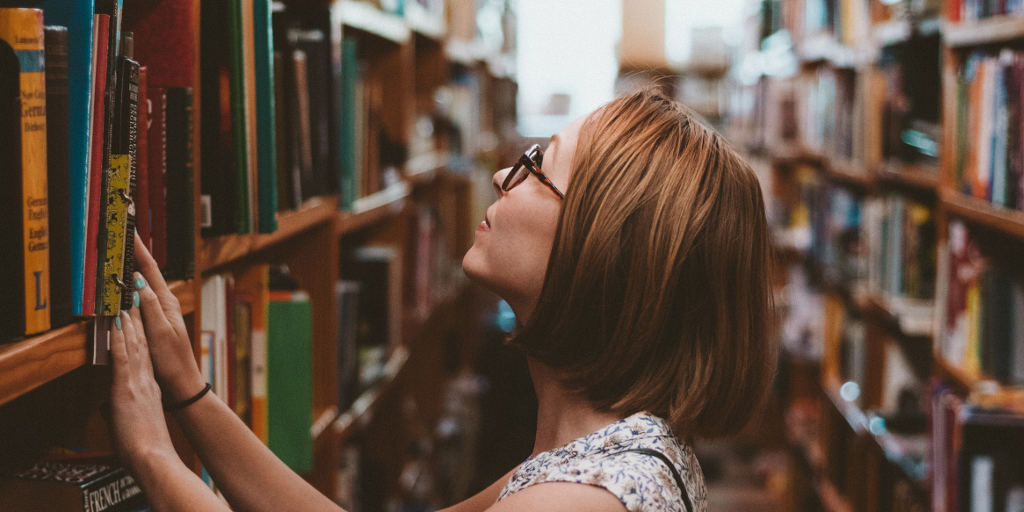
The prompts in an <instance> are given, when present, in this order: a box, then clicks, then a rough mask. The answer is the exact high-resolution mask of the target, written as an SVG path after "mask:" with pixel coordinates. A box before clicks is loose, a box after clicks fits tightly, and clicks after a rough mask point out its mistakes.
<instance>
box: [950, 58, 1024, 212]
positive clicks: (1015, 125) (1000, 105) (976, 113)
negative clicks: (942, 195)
mask: <svg viewBox="0 0 1024 512" xmlns="http://www.w3.org/2000/svg"><path fill="white" fill-rule="evenodd" d="M1022 99H1024V52H1021V51H1015V50H1011V49H1005V50H1003V51H1002V52H1000V53H999V54H998V55H992V54H986V53H981V52H976V53H973V54H971V55H970V56H969V57H968V58H967V59H966V60H965V61H964V62H963V64H962V66H960V68H959V70H958V73H957V82H956V106H957V119H956V149H957V158H956V162H955V168H954V169H955V170H954V176H955V182H956V187H957V189H958V190H959V191H960V192H962V193H964V194H967V195H970V196H974V197H977V198H979V199H984V200H986V201H989V202H991V203H992V204H995V205H997V206H1001V207H1004V208H1009V209H1017V210H1021V209H1024V179H1022V175H1024V143H1022V137H1024V132H1022V131H1021V129H1020V124H1021V120H1022V119H1024V116H1022V112H1024V101H1022Z"/></svg>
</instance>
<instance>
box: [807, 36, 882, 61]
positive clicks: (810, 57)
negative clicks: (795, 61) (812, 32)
mask: <svg viewBox="0 0 1024 512" xmlns="http://www.w3.org/2000/svg"><path fill="white" fill-rule="evenodd" d="M796 53H797V55H798V56H799V58H800V61H801V62H802V63H804V64H805V65H814V64H821V63H827V64H830V65H831V66H833V67H836V68H848V69H855V68H857V67H860V66H862V65H864V64H868V63H870V62H871V61H872V60H873V58H874V57H873V55H872V52H871V51H870V49H869V48H855V47H850V46H846V45H843V44H842V43H840V42H839V41H837V40H836V39H835V37H833V36H832V35H831V34H820V35H817V36H812V37H809V38H807V39H805V40H804V41H801V42H800V44H799V45H798V47H797V52H796Z"/></svg>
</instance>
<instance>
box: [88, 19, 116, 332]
mask: <svg viewBox="0 0 1024 512" xmlns="http://www.w3.org/2000/svg"><path fill="white" fill-rule="evenodd" d="M93 26H94V28H93V30H94V37H93V44H95V45H96V48H95V51H93V53H92V55H93V68H92V76H93V88H92V113H91V115H92V134H91V135H90V139H89V140H90V146H91V148H90V151H91V153H90V160H89V223H88V225H87V228H86V234H85V276H84V277H85V280H84V285H83V286H82V315H84V316H94V315H95V314H96V265H97V263H96V257H97V255H98V252H99V248H98V247H96V237H97V235H98V234H99V225H100V193H101V192H102V184H103V183H102V182H103V128H104V127H103V112H105V111H106V97H105V94H104V91H105V90H106V89H107V72H106V69H107V40H108V39H109V36H110V16H108V15H106V14H97V15H96V18H95V22H94V25H93Z"/></svg>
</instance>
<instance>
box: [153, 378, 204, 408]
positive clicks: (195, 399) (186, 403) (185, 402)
mask: <svg viewBox="0 0 1024 512" xmlns="http://www.w3.org/2000/svg"><path fill="white" fill-rule="evenodd" d="M211 389H213V386H211V385H210V383H209V382H207V383H206V386H204V387H203V390H202V391H200V392H198V393H196V394H195V396H193V397H192V398H188V399H185V400H183V401H181V402H178V403H176V404H171V405H167V404H164V410H165V411H167V412H173V411H180V410H182V409H184V408H186V407H188V406H190V405H192V404H194V403H196V402H198V401H199V399H200V398H202V397H204V396H206V394H207V393H209V392H210V390H211Z"/></svg>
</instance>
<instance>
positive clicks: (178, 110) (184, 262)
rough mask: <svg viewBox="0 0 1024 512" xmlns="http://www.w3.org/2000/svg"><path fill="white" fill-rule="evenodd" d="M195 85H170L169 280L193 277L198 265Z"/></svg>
mask: <svg viewBox="0 0 1024 512" xmlns="http://www.w3.org/2000/svg"><path fill="white" fill-rule="evenodd" d="M192 144H193V131H192V88H191V87H168V88H167V270H166V271H165V273H166V277H167V278H168V279H190V278H192V274H193V270H194V268H195V267H194V266H195V252H196V251H195V236H194V229H195V213H194V211H193V207H194V198H193V192H192V186H193V183H195V175H194V170H193V166H192Z"/></svg>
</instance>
